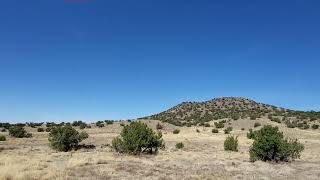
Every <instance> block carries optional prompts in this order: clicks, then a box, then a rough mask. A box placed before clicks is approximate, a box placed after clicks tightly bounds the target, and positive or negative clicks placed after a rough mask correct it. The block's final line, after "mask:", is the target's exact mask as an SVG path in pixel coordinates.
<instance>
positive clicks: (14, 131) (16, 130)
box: [9, 126, 32, 138]
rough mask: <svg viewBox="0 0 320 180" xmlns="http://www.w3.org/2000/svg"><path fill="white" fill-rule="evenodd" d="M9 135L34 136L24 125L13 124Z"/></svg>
mask: <svg viewBox="0 0 320 180" xmlns="http://www.w3.org/2000/svg"><path fill="white" fill-rule="evenodd" d="M9 135H10V136H12V137H16V138H30V137H32V134H31V133H27V131H26V130H25V129H24V128H23V127H22V126H12V127H10V128H9Z"/></svg>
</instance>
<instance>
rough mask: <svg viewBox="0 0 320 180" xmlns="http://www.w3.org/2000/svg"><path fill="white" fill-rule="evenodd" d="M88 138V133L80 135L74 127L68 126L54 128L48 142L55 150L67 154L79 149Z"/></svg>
mask: <svg viewBox="0 0 320 180" xmlns="http://www.w3.org/2000/svg"><path fill="white" fill-rule="evenodd" d="M88 137H89V135H88V134H87V133H86V132H81V133H79V132H78V131H77V130H75V129H74V128H73V127H72V126H70V125H66V126H54V127H52V128H51V131H50V133H49V138H48V140H49V142H50V146H51V147H52V148H53V149H55V150H58V151H65V152H67V151H69V150H71V149H74V148H77V147H78V145H79V143H80V142H81V141H82V140H84V139H87V138H88Z"/></svg>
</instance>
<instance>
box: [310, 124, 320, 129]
mask: <svg viewBox="0 0 320 180" xmlns="http://www.w3.org/2000/svg"><path fill="white" fill-rule="evenodd" d="M311 127H312V129H318V128H319V125H318V124H313V125H312V126H311Z"/></svg>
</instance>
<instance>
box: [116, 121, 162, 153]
mask: <svg viewBox="0 0 320 180" xmlns="http://www.w3.org/2000/svg"><path fill="white" fill-rule="evenodd" d="M112 147H113V148H114V149H115V150H116V151H117V152H119V153H128V154H133V155H137V154H140V153H150V154H152V153H155V152H158V149H159V148H164V142H163V139H162V134H161V133H160V132H158V133H156V132H155V131H153V130H152V129H151V128H148V127H147V125H146V124H144V123H141V122H132V123H130V124H129V125H126V126H124V128H123V129H122V132H121V134H120V136H119V137H116V138H114V139H113V140H112Z"/></svg>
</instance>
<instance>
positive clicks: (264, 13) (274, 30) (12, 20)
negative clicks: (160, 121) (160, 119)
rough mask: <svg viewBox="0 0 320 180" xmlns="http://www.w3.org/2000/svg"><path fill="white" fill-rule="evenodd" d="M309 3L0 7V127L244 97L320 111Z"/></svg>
mask: <svg viewBox="0 0 320 180" xmlns="http://www.w3.org/2000/svg"><path fill="white" fill-rule="evenodd" d="M319 9H320V2H319V1H316V0H313V1H312V0H295V1H294V0H282V1H275V0H270V1H256V0H242V1H239V0H220V1H213V0H210V1H209V0H201V1H195V0H183V1H182V0H161V1H156V0H136V1H132V0H117V1H105V0H95V1H93V0H92V1H89V2H84V1H82V2H76V0H72V1H71V0H69V2H67V1H66V0H65V1H63V0H54V1H53V0H29V1H22V0H7V1H1V2H0V121H10V122H19V121H73V120H85V121H96V120H103V119H126V118H136V117H141V116H145V115H149V114H153V113H157V112H160V111H163V110H165V109H167V108H169V107H171V106H174V105H176V104H178V103H180V102H182V101H202V100H208V99H211V98H215V97H220V96H242V97H247V98H252V99H254V100H256V101H260V102H264V103H269V104H273V105H278V106H282V107H286V108H292V109H300V110H317V111H320V93H319V92H320V84H319V77H320V71H319V68H320V33H319V32H320V23H319V22H320V21H319V19H320V11H319Z"/></svg>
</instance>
